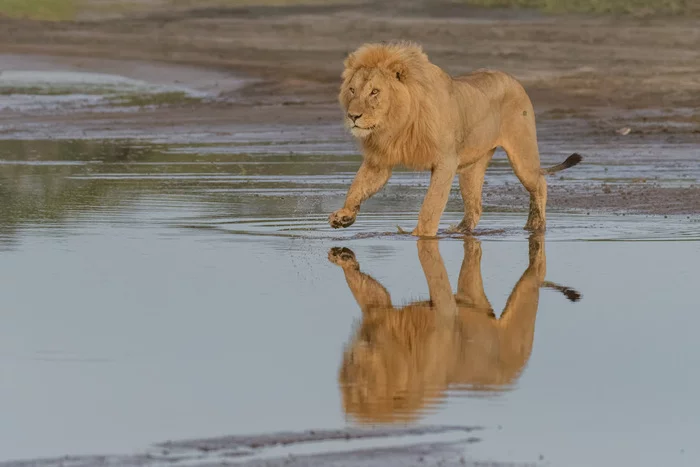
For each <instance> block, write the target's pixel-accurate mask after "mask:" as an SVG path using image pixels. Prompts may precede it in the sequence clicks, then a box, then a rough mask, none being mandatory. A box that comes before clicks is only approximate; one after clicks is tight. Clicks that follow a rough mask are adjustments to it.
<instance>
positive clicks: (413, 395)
mask: <svg viewBox="0 0 700 467" xmlns="http://www.w3.org/2000/svg"><path fill="white" fill-rule="evenodd" d="M328 256H329V260H330V261H331V262H333V263H335V264H337V265H338V266H341V267H342V269H343V272H344V274H345V279H346V281H347V284H348V286H349V287H350V290H351V292H352V294H353V295H354V297H355V299H356V301H357V303H358V304H359V306H360V308H361V310H362V319H361V322H360V324H359V326H358V328H357V330H356V331H355V333H354V336H353V337H352V339H351V341H350V343H349V344H348V345H347V347H346V349H345V351H344V354H343V360H342V364H341V368H340V371H339V377H338V379H339V385H340V388H341V393H342V399H343V407H344V410H345V412H346V414H348V415H349V416H350V417H352V418H354V419H355V420H357V421H359V422H360V423H395V422H402V423H405V422H409V421H414V420H415V419H416V418H417V417H418V416H420V414H421V413H424V412H425V411H426V410H429V408H430V407H433V406H435V405H437V404H439V403H440V402H441V401H442V400H443V399H444V397H445V393H446V391H447V390H448V389H453V390H454V389H457V390H460V389H462V390H465V389H466V390H468V391H471V392H472V393H473V392H474V391H476V392H477V393H479V392H484V391H491V392H502V391H507V390H509V389H510V388H512V387H513V386H514V384H515V383H516V382H517V380H518V378H519V377H520V374H521V373H522V371H523V369H524V367H525V365H526V363H527V361H528V360H529V358H530V354H531V352H532V346H533V339H534V331H535V317H536V314H537V308H538V303H539V293H540V292H539V291H540V287H548V288H553V289H556V290H559V291H561V292H563V293H564V294H565V295H566V297H567V298H568V299H569V300H571V301H574V302H575V301H578V300H579V299H580V298H581V295H580V293H578V292H577V291H575V290H574V289H571V288H568V287H563V286H560V285H557V284H554V283H551V282H545V281H544V277H545V273H546V258H545V252H544V242H543V238H542V235H541V234H533V235H532V236H531V238H530V242H529V264H528V267H527V269H526V270H525V272H524V273H523V275H522V276H521V277H520V280H519V281H518V282H517V283H516V285H515V287H514V288H513V290H512V292H511V294H510V297H509V298H508V301H507V303H506V306H505V309H504V310H503V312H502V313H501V315H500V317H499V318H496V316H495V314H494V311H493V308H492V307H491V304H490V303H489V301H488V299H487V297H486V294H485V293H484V286H483V282H482V277H481V245H480V243H479V242H478V241H477V240H476V239H474V238H473V237H469V238H467V239H466V241H465V243H464V259H463V262H462V267H461V270H460V273H459V279H458V288H457V293H456V294H453V293H452V286H451V285H450V281H449V277H448V274H447V270H446V269H445V266H444V263H443V261H442V258H441V256H440V252H439V250H438V242H437V240H431V239H419V240H418V257H419V259H420V263H421V266H422V268H423V272H424V274H425V277H426V279H427V282H428V290H429V294H430V300H429V301H418V302H414V303H410V304H408V305H406V306H403V307H395V306H393V305H392V302H391V297H390V295H389V292H387V290H386V289H385V288H384V287H383V286H382V285H381V284H380V283H379V282H377V281H376V280H375V279H373V278H372V277H370V276H369V275H367V274H365V273H363V272H361V271H360V265H359V263H358V262H357V259H356V258H355V255H354V253H353V252H352V251H351V250H349V249H347V248H333V249H331V250H330V252H329V255H328Z"/></svg>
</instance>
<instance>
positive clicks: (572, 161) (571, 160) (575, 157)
mask: <svg viewBox="0 0 700 467" xmlns="http://www.w3.org/2000/svg"><path fill="white" fill-rule="evenodd" d="M582 160H583V157H581V154H579V153H576V152H575V153H573V154H572V155H570V156H569V157H567V158H566V160H565V161H564V162H562V163H561V164H557V165H555V166H552V167H547V168H546V169H540V173H541V174H542V175H549V174H553V173H556V172H559V171H560V170H564V169H568V168H569V167H573V166H575V165H576V164H578V163H579V162H581V161H582Z"/></svg>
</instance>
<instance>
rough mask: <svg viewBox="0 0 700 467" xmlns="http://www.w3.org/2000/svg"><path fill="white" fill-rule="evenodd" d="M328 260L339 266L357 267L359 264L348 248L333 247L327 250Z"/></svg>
mask: <svg viewBox="0 0 700 467" xmlns="http://www.w3.org/2000/svg"><path fill="white" fill-rule="evenodd" d="M328 261H330V262H331V263H333V264H336V265H338V266H340V267H341V268H343V269H344V268H347V267H353V268H359V267H360V265H359V264H358V262H357V259H356V258H355V253H353V251H352V250H351V249H350V248H344V247H343V248H340V247H333V248H331V249H330V250H329V251H328Z"/></svg>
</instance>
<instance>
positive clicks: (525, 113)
mask: <svg viewBox="0 0 700 467" xmlns="http://www.w3.org/2000/svg"><path fill="white" fill-rule="evenodd" d="M344 66H345V69H344V71H343V73H342V80H343V82H342V84H341V86H340V93H339V95H338V99H339V101H340V104H341V107H342V109H343V111H344V112H345V125H346V126H347V128H348V129H349V130H350V132H351V133H352V135H353V136H354V137H355V138H356V139H357V140H358V141H359V143H360V146H361V148H362V152H363V161H362V164H361V166H360V168H359V170H358V172H357V174H356V176H355V178H354V180H353V182H352V183H351V185H350V188H349V190H348V193H347V196H346V199H345V203H344V205H343V207H342V208H341V209H339V210H337V211H335V212H333V213H332V214H331V215H330V216H329V218H328V221H329V223H330V225H331V227H333V228H339V227H349V226H350V225H352V224H353V223H354V222H355V219H356V217H357V214H358V213H359V211H360V205H361V204H362V202H364V201H365V200H367V199H368V198H369V197H371V196H372V195H374V194H375V193H377V192H378V191H379V190H380V189H381V188H382V187H383V186H384V185H385V184H386V182H387V181H388V180H389V178H390V177H391V172H392V169H393V168H394V167H396V166H403V167H407V168H410V169H414V170H423V171H427V170H429V171H430V172H431V175H430V186H429V188H428V191H427V194H426V195H425V199H424V201H423V205H422V206H421V209H420V213H419V215H418V225H417V226H416V228H415V229H414V230H413V232H412V234H413V235H415V236H420V237H433V236H435V235H436V234H437V230H438V225H439V223H440V218H441V216H442V213H443V211H444V210H445V205H446V204H447V200H448V197H449V194H450V189H451V187H452V182H453V180H454V177H455V175H456V174H459V186H460V190H461V193H462V199H463V201H464V218H463V219H462V221H461V222H460V223H459V225H458V226H457V228H458V229H459V230H461V231H463V232H471V231H473V229H474V228H475V227H476V225H477V223H478V222H479V219H480V217H481V212H482V202H481V192H482V187H483V183H484V175H485V173H486V168H487V167H488V165H489V162H490V161H491V158H492V157H493V154H494V152H495V151H496V149H497V148H498V147H501V148H503V149H504V150H505V152H506V154H507V155H508V159H509V161H510V164H511V166H512V168H513V170H514V172H515V175H516V176H517V177H518V179H519V180H520V182H521V183H522V184H523V186H524V187H525V189H526V190H527V191H528V192H529V193H530V212H529V216H528V219H527V223H526V224H525V229H527V230H531V231H544V230H545V228H546V216H545V207H546V204H547V183H546V181H545V178H544V175H548V174H553V173H556V172H559V171H560V170H563V169H567V168H569V167H572V166H574V165H576V164H578V163H579V162H581V160H582V158H581V156H580V155H579V154H577V153H574V154H572V155H570V156H569V157H568V158H567V159H566V160H565V161H564V162H563V163H561V164H558V165H555V166H553V167H549V168H544V169H543V168H540V156H539V150H538V147H537V135H536V131H535V112H534V110H533V107H532V103H531V102H530V98H529V97H528V95H527V93H526V92H525V89H523V87H522V86H521V85H520V83H519V82H518V81H517V80H516V79H515V78H513V77H512V76H510V75H508V74H506V73H504V72H501V71H492V70H478V71H476V72H474V73H471V74H468V75H464V76H458V77H454V78H453V77H451V76H450V75H448V74H447V73H446V72H444V71H443V70H442V69H441V68H439V67H438V66H436V65H434V64H433V63H431V62H430V61H429V60H428V57H427V55H426V54H425V53H423V50H422V48H421V47H420V46H419V45H417V44H415V43H412V42H396V43H388V44H372V43H368V44H365V45H363V46H361V47H360V48H358V49H357V50H356V51H354V52H352V53H350V54H349V55H348V57H347V58H346V59H345V62H344Z"/></svg>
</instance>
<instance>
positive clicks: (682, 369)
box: [0, 130, 700, 466]
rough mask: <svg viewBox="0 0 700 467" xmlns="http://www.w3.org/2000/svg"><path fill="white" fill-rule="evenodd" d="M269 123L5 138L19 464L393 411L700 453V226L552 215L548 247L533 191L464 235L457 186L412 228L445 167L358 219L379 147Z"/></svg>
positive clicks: (2, 358)
mask: <svg viewBox="0 0 700 467" xmlns="http://www.w3.org/2000/svg"><path fill="white" fill-rule="evenodd" d="M266 131H267V130H265V131H262V130H261V131H260V132H259V133H256V132H255V131H253V130H251V131H250V132H248V133H247V134H246V135H244V136H240V137H239V139H238V140H237V141H233V142H229V143H227V144H224V143H221V142H217V143H216V144H192V143H189V144H152V143H145V142H139V141H102V140H64V141H22V140H5V141H2V142H0V292H1V296H2V297H3V313H2V325H1V326H0V376H1V377H0V400H3V401H6V402H7V404H6V406H5V409H4V411H3V420H4V421H5V422H4V423H2V424H0V461H5V460H10V459H34V458H44V457H55V456H63V455H66V454H71V455H103V454H115V455H124V456H126V457H123V458H122V459H126V460H125V462H124V463H123V464H122V465H130V464H129V462H132V459H134V460H133V462H132V464H133V465H137V460H138V461H139V462H141V461H143V462H144V463H146V464H147V462H153V459H152V458H151V459H147V460H144V459H143V458H138V457H128V456H131V455H132V454H133V455H134V456H136V454H134V453H139V452H145V451H148V450H149V449H157V448H158V446H160V444H158V443H161V442H163V441H165V440H173V442H175V443H178V442H180V441H178V440H188V439H214V438H216V437H220V436H244V435H249V434H251V433H279V432H281V431H291V432H303V431H305V430H309V429H331V430H345V429H346V428H348V427H350V428H360V427H365V426H367V425H375V424H379V425H381V426H389V427H395V426H397V425H398V426H405V425H408V426H410V427H432V426H457V427H460V426H469V427H477V426H478V427H481V428H482V429H481V430H479V432H478V433H477V434H475V435H474V436H477V437H478V438H479V441H478V442H476V441H475V442H469V443H465V444H464V445H463V446H462V445H460V446H461V447H460V449H461V450H462V454H461V455H463V456H465V457H466V458H467V459H474V460H481V461H513V462H525V463H539V462H544V463H547V464H549V465H573V466H578V465H580V466H585V465H592V464H596V463H598V462H599V461H600V459H604V460H605V461H606V462H605V463H606V464H609V465H626V464H629V463H633V464H634V465H650V466H651V465H665V464H673V465H695V463H696V461H697V459H699V458H700V451H698V449H697V448H695V447H694V446H696V444H697V443H696V442H695V438H696V436H695V435H696V433H697V420H699V419H700V408H698V404H696V403H695V400H696V394H695V392H694V388H695V387H697V385H698V383H700V381H699V380H698V377H697V376H696V372H693V371H692V370H691V369H693V368H696V367H697V366H698V364H700V359H699V358H700V357H699V356H700V354H699V353H698V352H697V351H696V347H697V346H696V341H697V339H696V336H695V331H694V330H695V329H697V327H698V326H700V318H698V315H697V313H695V312H694V310H695V309H696V308H697V306H698V300H697V296H696V294H695V293H694V290H695V287H696V283H697V264H698V261H699V260H700V223H699V222H698V219H697V216H681V215H678V216H668V217H664V216H642V215H634V216H630V215H627V216H621V215H620V216H615V215H603V214H599V213H591V215H586V214H585V213H581V212H576V213H561V212H556V210H552V211H550V214H549V230H548V232H547V235H546V238H545V239H544V240H541V239H537V238H533V239H529V238H528V236H527V234H526V233H525V232H524V231H523V230H522V225H523V224H524V222H525V218H526V215H527V213H526V212H525V210H524V208H525V206H524V205H523V207H522V209H510V210H505V209H504V210H493V209H491V210H487V212H485V213H484V217H483V222H482V224H480V227H479V228H480V230H479V232H477V235H476V239H474V238H471V239H467V240H466V241H465V239H464V237H462V236H459V235H454V234H449V233H448V232H447V229H448V228H449V226H450V224H453V223H456V222H458V220H459V217H460V216H459V209H460V208H461V202H460V200H459V198H458V195H457V190H456V185H455V192H454V193H453V195H452V197H451V199H450V204H449V205H448V210H447V213H446V215H445V217H444V222H443V225H442V226H441V227H442V229H443V232H444V234H443V237H444V239H443V240H441V241H440V242H439V244H438V243H436V242H431V241H428V242H423V241H421V242H417V241H416V240H415V239H413V238H412V237H410V236H407V235H401V234H398V229H397V226H400V227H402V228H404V229H407V230H409V229H411V228H412V226H413V225H414V224H415V220H416V216H417V210H418V207H419V206H420V202H421V200H422V198H423V196H424V193H425V188H426V186H427V182H428V179H427V175H425V174H415V173H411V172H401V171H399V172H397V173H396V174H395V176H394V178H393V179H392V181H391V182H390V184H389V185H388V186H387V188H386V189H385V190H384V191H383V192H382V193H380V194H379V195H378V196H377V197H376V198H373V199H372V200H371V201H370V202H368V203H367V207H366V209H363V212H362V215H361V218H358V221H357V223H356V224H355V225H353V226H352V227H351V228H349V229H347V230H342V231H338V230H333V229H330V228H329V227H328V226H327V224H326V222H325V217H326V216H327V213H329V212H331V211H332V210H334V209H336V208H337V207H338V206H339V205H340V204H341V203H342V200H343V197H344V194H345V190H346V189H347V185H348V183H349V182H350V180H351V179H352V177H353V175H354V171H355V170H356V167H357V165H358V163H359V160H358V157H357V156H356V155H355V153H353V152H352V151H350V150H348V151H338V152H334V151H333V148H334V147H336V145H338V146H342V145H343V144H346V143H345V142H343V141H342V140H341V139H340V138H339V137H337V135H330V136H328V138H327V139H324V140H322V141H319V138H318V135H316V137H314V135H313V134H312V133H313V132H309V133H307V134H303V135H299V134H295V136H293V137H292V136H290V137H289V138H287V139H283V138H282V139H280V140H279V141H277V142H276V143H275V144H274V145H272V146H274V147H273V148H270V146H271V145H270V144H269V143H270V141H269V140H267V141H265V140H264V137H262V136H260V135H262V134H264V133H265V132H266ZM317 133H318V132H317ZM334 138H335V139H334ZM329 140H330V141H329ZM285 144H286V145H288V146H289V147H288V148H285V149H288V150H289V151H286V150H279V149H280V146H284V145H285ZM345 147H347V146H345ZM266 148H267V149H266ZM621 150H622V151H631V152H634V151H636V150H635V149H630V148H627V149H625V148H623V149H621ZM668 151H669V154H673V155H674V157H675V160H676V161H677V162H678V165H677V167H678V170H677V171H676V172H674V171H673V170H669V171H668V178H669V180H671V179H674V178H678V177H680V175H681V174H682V173H685V172H686V170H685V167H686V165H687V164H690V163H691V158H688V157H687V156H686V155H684V154H683V153H682V148H680V149H677V152H673V151H676V150H674V149H668ZM290 152H291V154H290ZM636 153H637V154H638V153H639V152H636ZM551 157H552V160H554V159H556V154H555V155H552V156H551ZM649 166H651V164H649ZM615 170H616V169H614V168H609V169H608V173H610V172H613V173H612V174H611V176H613V177H619V178H622V179H627V178H629V177H633V176H634V177H637V176H639V174H640V173H641V172H644V171H645V170H650V169H646V168H644V167H642V168H635V166H629V167H624V170H628V171H629V172H619V173H618V172H615ZM696 170H697V169H696ZM603 172H604V168H603V167H602V166H596V165H595V164H592V165H591V166H587V167H586V168H585V176H584V175H581V174H580V173H578V172H577V174H578V175H573V174H574V172H573V171H572V177H580V178H581V182H582V183H583V181H584V179H585V178H588V179H590V178H593V177H594V176H598V175H600V174H602V173H603ZM691 173H693V174H694V175H693V176H694V177H696V176H697V174H696V173H695V172H691ZM487 180H489V183H492V184H494V185H493V186H505V185H506V184H510V183H516V181H515V178H514V176H513V175H512V172H509V170H508V169H507V166H505V165H504V164H503V163H502V162H500V161H497V163H496V164H495V165H494V166H493V167H492V168H491V169H490V172H489V174H488V175H487ZM696 181H697V180H696ZM567 183H571V181H568V180H560V181H558V180H553V181H552V185H553V186H556V185H557V184H561V185H565V184H567ZM624 183H632V182H631V181H629V180H628V181H626V182H624ZM669 183H670V182H669ZM507 211H510V212H507ZM333 248H344V250H334V249H333ZM358 268H359V269H358ZM542 278H544V280H545V281H547V282H546V283H545V284H543V287H537V286H536V284H537V283H538V282H539V281H540V280H541V279H542ZM533 284H535V285H533ZM504 310H505V311H504ZM434 435H435V436H436V438H435V439H433V438H430V440H431V441H430V442H433V441H435V440H446V439H449V440H450V441H453V439H452V438H450V437H448V436H444V437H441V435H440V433H435V434H434ZM460 436H461V434H460ZM469 436H472V435H471V434H467V435H466V437H467V438H468V437H469ZM458 438H459V437H458ZM459 439H461V438H459ZM416 442H420V440H417V441H416ZM397 443H398V444H399V445H400V444H401V442H398V441H397ZM340 444H341V445H333V447H332V450H339V451H342V450H343V449H344V448H345V447H347V446H343V445H342V442H340ZM358 446H360V445H358ZM361 446H362V449H365V448H371V447H376V446H377V445H375V444H372V443H369V442H368V444H366V445H361ZM312 448H313V449H312ZM312 448H308V449H306V448H299V449H298V450H296V451H289V450H284V449H281V448H279V447H277V448H274V449H272V450H271V451H269V452H272V453H273V454H264V453H261V454H260V455H259V456H258V457H256V458H255V459H257V460H259V461H260V462H262V461H269V460H270V459H272V457H275V456H277V455H280V456H287V455H288V454H289V453H290V452H293V453H294V455H295V456H304V455H308V454H309V453H310V452H319V451H321V450H324V449H326V448H324V447H319V446H315V447H314V446H312ZM275 449H278V450H275ZM329 449H331V448H329ZM358 449H359V448H358ZM148 452H151V451H148ZM153 452H156V451H153ZM201 453H202V456H203V457H202V458H201V461H202V462H208V461H210V460H212V459H213V460H215V461H221V459H222V458H221V457H215V456H214V455H213V454H212V455H211V456H209V457H207V452H204V451H201ZM268 456H271V457H268ZM139 459H140V460H139ZM630 459H632V460H630ZM225 460H226V461H229V460H230V459H229V458H226V459H225ZM346 460H347V459H346ZM127 461H128V462H127ZM335 461H338V460H337V459H336V460H335ZM86 462H87V461H86ZM86 462H84V463H83V464H80V463H79V462H77V461H76V463H75V464H76V465H90V463H89V462H87V463H86ZM340 462H341V463H342V462H344V461H340ZM7 465H20V464H7ZM39 465H41V464H39ZM45 465H52V464H45ZM182 465H187V464H182ZM251 465H253V464H251ZM319 465H322V464H319ZM343 465H346V464H343Z"/></svg>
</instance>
